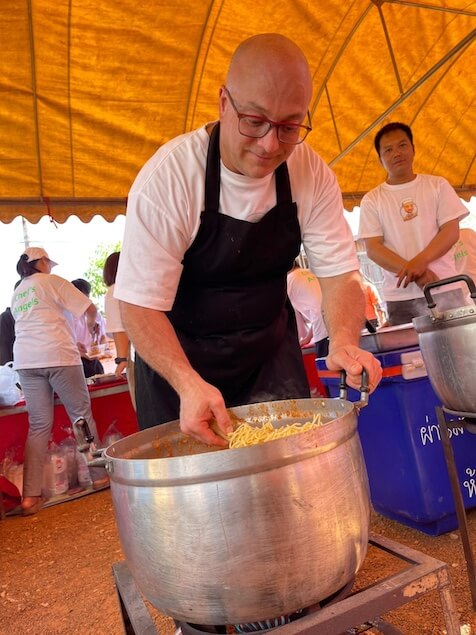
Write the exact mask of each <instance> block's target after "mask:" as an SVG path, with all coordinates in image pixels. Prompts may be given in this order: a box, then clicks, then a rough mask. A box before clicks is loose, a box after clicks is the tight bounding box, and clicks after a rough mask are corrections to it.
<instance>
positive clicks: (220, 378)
mask: <svg viewBox="0 0 476 635" xmlns="http://www.w3.org/2000/svg"><path fill="white" fill-rule="evenodd" d="M219 130H220V128H219V124H217V125H216V126H215V128H214V129H213V131H212V133H211V136H210V143H209V148H208V156H207V168H206V180H205V211H203V212H202V214H201V218H200V227H199V229H198V233H197V236H196V238H195V240H194V241H193V243H192V245H191V246H190V248H189V249H188V250H187V252H186V253H185V255H184V259H183V263H182V264H183V271H182V276H181V278H180V282H179V286H178V290H177V295H176V298H175V302H174V305H173V307H172V310H171V311H169V312H168V313H167V316H168V318H169V320H170V321H171V323H172V325H173V327H174V329H175V332H176V333H177V337H178V339H179V341H180V344H181V345H182V347H183V349H184V351H185V354H186V356H187V358H188V359H189V361H190V363H191V365H192V366H193V368H194V369H195V370H196V371H197V372H198V373H199V375H200V376H201V377H202V378H203V379H204V380H205V381H207V382H209V383H210V384H212V385H214V386H216V387H217V388H218V389H219V390H220V392H221V393H222V395H223V398H224V400H225V404H226V405H227V407H231V406H238V405H242V404H248V403H256V402H259V401H272V400H276V399H290V398H301V397H309V384H308V381H307V376H306V372H305V368H304V363H303V358H302V353H301V349H300V347H299V341H298V336H297V329H296V321H295V317H294V311H293V309H292V307H291V304H290V302H289V299H288V297H287V290H286V274H287V272H288V271H289V270H290V269H291V267H292V265H293V262H294V259H295V258H296V256H297V255H298V253H299V249H300V246H301V232H300V227H299V222H298V218H297V206H296V204H295V203H293V202H292V198H291V187H290V183H289V175H288V169H287V166H286V163H283V164H281V165H280V166H279V167H278V168H277V170H276V172H275V181H276V201H277V202H276V206H275V207H273V208H272V209H271V210H270V211H269V212H267V213H266V214H265V215H264V216H263V218H262V219H261V220H260V221H259V222H257V223H249V222H247V221H243V220H239V219H236V218H231V217H230V216H226V215H225V214H220V213H219V211H218V210H219V198H220V150H219V134H220V133H219ZM135 379H136V401H137V418H138V422H139V428H140V429H144V428H148V427H151V426H155V425H157V424H159V423H164V422H167V421H172V420H175V419H178V418H179V406H180V403H179V398H178V395H177V393H176V392H175V390H174V389H173V388H172V387H171V386H170V385H169V384H168V383H167V381H165V380H164V379H163V378H162V377H160V376H159V375H158V374H157V373H156V372H155V371H153V370H152V369H151V368H150V367H149V366H148V365H147V364H146V363H145V362H144V361H143V360H142V359H141V358H140V356H139V355H137V354H136V363H135Z"/></svg>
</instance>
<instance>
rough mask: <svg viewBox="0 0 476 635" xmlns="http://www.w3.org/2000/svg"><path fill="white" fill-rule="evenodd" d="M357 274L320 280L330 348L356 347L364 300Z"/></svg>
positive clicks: (362, 321)
mask: <svg viewBox="0 0 476 635" xmlns="http://www.w3.org/2000/svg"><path fill="white" fill-rule="evenodd" d="M360 280H361V279H360V275H359V273H358V272H357V271H352V272H350V273H346V274H342V275H340V276H334V277H332V278H320V279H319V282H320V284H321V288H322V300H323V309H324V319H325V322H326V326H327V330H328V332H329V343H330V349H331V350H334V349H336V348H338V347H339V346H343V345H346V344H354V345H356V346H357V345H358V344H359V341H360V332H361V330H362V327H363V325H364V322H365V299H364V294H363V291H362V287H361V281H360Z"/></svg>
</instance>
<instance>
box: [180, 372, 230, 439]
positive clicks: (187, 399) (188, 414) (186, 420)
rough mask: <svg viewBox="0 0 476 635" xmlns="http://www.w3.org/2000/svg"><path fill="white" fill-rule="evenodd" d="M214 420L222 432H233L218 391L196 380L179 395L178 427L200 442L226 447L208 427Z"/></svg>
mask: <svg viewBox="0 0 476 635" xmlns="http://www.w3.org/2000/svg"><path fill="white" fill-rule="evenodd" d="M212 420H215V421H216V423H217V426H218V427H219V428H220V430H222V432H223V433H224V434H229V433H230V432H233V425H232V423H231V420H230V417H229V415H228V412H227V410H226V407H225V402H224V401H223V397H222V395H221V393H220V391H219V390H218V389H217V388H215V386H212V385H211V384H208V383H207V382H205V381H203V380H199V381H197V382H196V383H195V384H194V385H193V386H190V387H189V390H187V392H186V393H185V394H184V395H182V396H181V400H180V429H181V430H182V432H183V433H184V434H188V435H190V436H192V437H194V438H195V439H198V440H199V441H201V442H202V443H206V444H208V445H218V446H221V447H227V445H228V444H227V442H226V441H225V439H222V438H221V437H219V436H218V435H216V434H215V433H214V432H213V430H212V429H211V428H210V422H211V421H212Z"/></svg>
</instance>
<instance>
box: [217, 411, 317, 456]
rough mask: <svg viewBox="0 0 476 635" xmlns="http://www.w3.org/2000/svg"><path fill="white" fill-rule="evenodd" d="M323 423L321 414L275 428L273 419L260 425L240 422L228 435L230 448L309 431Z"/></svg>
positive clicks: (244, 446) (243, 446)
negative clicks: (310, 418) (301, 421)
mask: <svg viewBox="0 0 476 635" xmlns="http://www.w3.org/2000/svg"><path fill="white" fill-rule="evenodd" d="M320 425H321V416H320V415H317V414H316V415H314V418H313V420H312V421H307V422H306V423H289V424H288V425H286V426H281V427H279V428H275V427H274V426H273V424H272V423H271V421H267V422H266V423H265V424H263V425H262V426H260V427H256V426H252V425H250V424H249V423H240V425H239V426H238V427H237V428H236V430H234V431H233V432H232V433H231V434H229V435H228V440H229V444H230V446H229V447H230V448H246V447H248V446H250V445H256V444H258V443H266V442H267V441H273V440H274V439H283V438H284V437H289V436H291V435H292V434H299V433H300V432H307V431H308V430H314V429H315V428H318V427H319V426H320Z"/></svg>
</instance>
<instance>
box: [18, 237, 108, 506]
mask: <svg viewBox="0 0 476 635" xmlns="http://www.w3.org/2000/svg"><path fill="white" fill-rule="evenodd" d="M55 265H56V263H55V262H53V261H52V260H50V258H49V256H48V254H47V253H46V251H45V250H44V249H42V248H41V247H29V248H28V249H26V250H25V252H24V253H23V254H22V256H21V257H20V260H19V261H18V264H17V271H18V273H19V274H20V276H21V278H22V280H21V282H20V284H19V286H18V287H17V289H16V290H15V293H14V295H13V300H12V307H11V309H12V315H13V317H14V319H15V344H14V349H13V352H14V368H15V370H17V371H18V374H19V376H20V383H21V386H22V389H23V393H24V395H25V401H26V406H27V409H28V418H29V423H30V426H29V431H28V437H27V441H26V446H25V466H24V475H23V500H22V508H23V514H24V515H30V514H34V513H36V512H37V511H38V510H39V509H40V507H41V504H42V502H43V501H42V498H41V489H42V479H43V465H44V461H45V457H46V452H47V449H48V441H49V438H50V434H51V428H52V426H53V413H54V401H53V395H54V393H56V394H57V395H58V397H59V398H60V399H61V402H62V404H63V405H64V407H65V409H66V412H67V413H68V416H69V418H70V419H71V421H72V422H74V421H75V420H76V419H77V418H78V417H84V418H85V419H86V421H87V422H88V425H89V428H90V430H91V433H92V434H94V435H95V437H96V438H97V431H96V424H95V422H94V419H93V416H92V412H91V401H90V398H89V392H88V389H87V385H86V380H85V377H84V373H83V367H82V364H81V357H80V354H79V351H78V347H77V345H76V341H75V338H74V335H73V332H72V329H71V323H70V319H68V317H69V316H68V313H69V314H72V315H73V316H74V317H79V316H81V315H83V314H86V316H87V320H88V325H89V327H90V329H91V330H93V329H94V325H95V318H96V314H97V310H96V307H95V306H94V304H93V303H92V302H91V300H89V298H87V297H86V296H85V295H84V294H83V293H81V291H79V290H78V289H76V288H75V287H74V286H73V285H72V284H71V283H70V282H68V281H67V280H65V279H64V278H60V277H59V276H55V275H52V274H51V269H52V268H53V267H54V266H55ZM91 477H92V480H93V487H94V486H95V488H96V489H97V488H98V487H100V486H102V485H105V484H107V476H106V474H105V471H104V470H103V469H102V468H99V469H98V468H92V469H91Z"/></svg>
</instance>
